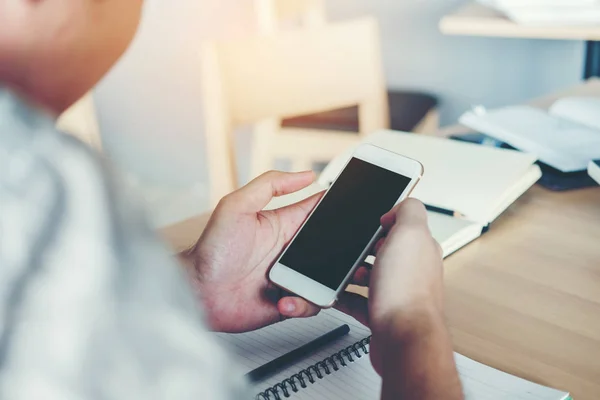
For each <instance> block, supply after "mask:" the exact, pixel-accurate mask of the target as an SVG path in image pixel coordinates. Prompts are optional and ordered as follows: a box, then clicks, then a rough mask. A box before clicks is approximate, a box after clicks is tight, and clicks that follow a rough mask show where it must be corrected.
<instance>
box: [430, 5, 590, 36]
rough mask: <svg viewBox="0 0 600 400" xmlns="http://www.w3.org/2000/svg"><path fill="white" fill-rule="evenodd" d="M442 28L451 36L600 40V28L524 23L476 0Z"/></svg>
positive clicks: (457, 12) (443, 24)
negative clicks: (518, 22)
mask: <svg viewBox="0 0 600 400" xmlns="http://www.w3.org/2000/svg"><path fill="white" fill-rule="evenodd" d="M440 30H441V31H442V33H445V34H447V35H468V36H495V37H514V38H530V39H571V40H600V27H532V26H522V25H517V24H516V23H514V22H512V21H510V20H509V19H508V18H506V17H505V16H504V15H502V13H500V12H498V11H496V10H493V9H491V8H489V7H485V6H483V5H481V4H479V3H475V2H473V3H470V4H467V5H466V6H464V7H462V8H460V9H459V10H458V11H456V12H454V13H451V14H449V15H447V16H445V17H444V18H442V20H441V21H440Z"/></svg>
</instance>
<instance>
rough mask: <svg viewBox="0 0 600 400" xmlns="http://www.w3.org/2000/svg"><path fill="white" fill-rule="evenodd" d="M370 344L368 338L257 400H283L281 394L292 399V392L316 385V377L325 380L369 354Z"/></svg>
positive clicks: (261, 395) (257, 396)
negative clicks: (349, 363) (356, 359)
mask: <svg viewBox="0 0 600 400" xmlns="http://www.w3.org/2000/svg"><path fill="white" fill-rule="evenodd" d="M370 343H371V336H369V337H366V338H364V339H362V340H360V341H358V342H356V343H354V344H352V345H350V346H348V347H346V348H345V349H342V350H340V351H338V352H337V353H335V354H333V355H331V356H329V357H327V358H325V359H324V360H321V361H319V362H318V363H316V364H313V365H311V366H310V367H308V368H306V369H303V370H302V371H300V372H298V373H296V374H294V375H292V376H290V377H289V378H287V379H284V380H283V381H281V382H279V383H278V384H276V385H274V386H272V387H270V388H268V389H267V390H265V391H264V392H261V393H259V394H257V395H256V400H281V399H282V397H281V393H283V397H286V398H287V397H290V396H291V393H292V392H293V393H297V392H299V391H300V389H306V388H307V387H308V383H310V384H311V385H312V384H313V383H315V382H316V379H315V377H316V378H317V379H323V378H324V377H325V376H326V375H331V374H332V373H334V372H336V371H339V370H340V368H343V367H347V366H348V362H351V363H353V362H354V357H355V356H356V358H361V357H362V356H364V355H367V354H369V349H368V347H367V346H368V345H369V344H370Z"/></svg>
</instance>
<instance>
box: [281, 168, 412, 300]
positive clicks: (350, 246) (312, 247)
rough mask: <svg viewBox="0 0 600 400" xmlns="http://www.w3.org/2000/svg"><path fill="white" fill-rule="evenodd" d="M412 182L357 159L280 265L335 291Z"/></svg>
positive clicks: (341, 177) (318, 209)
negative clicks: (387, 213) (383, 217)
mask: <svg viewBox="0 0 600 400" xmlns="http://www.w3.org/2000/svg"><path fill="white" fill-rule="evenodd" d="M409 183H410V178H407V177H406V176H403V175H399V174H397V173H394V172H392V171H389V170H387V169H383V168H381V167H378V166H376V165H373V164H370V163H368V162H365V161H362V160H359V159H357V158H353V159H352V160H350V163H349V164H348V165H347V166H346V168H345V169H344V171H343V172H342V174H341V175H340V176H339V178H338V179H337V181H336V182H335V183H334V184H333V186H332V187H331V189H330V190H329V192H328V193H327V195H326V196H325V198H324V199H323V200H322V202H321V203H320V204H319V206H318V207H317V209H316V210H315V212H314V213H313V214H312V216H311V217H310V219H309V220H308V221H307V222H306V224H305V225H304V227H303V228H302V230H301V231H300V233H299V234H298V236H297V237H296V239H295V240H294V242H293V243H292V245H291V246H290V247H289V248H288V249H287V251H286V252H285V253H284V255H283V257H282V258H281V261H280V263H281V264H283V265H285V266H287V267H288V268H291V269H293V270H295V271H297V272H300V273H301V274H302V275H305V276H307V277H309V278H311V279H312V280H314V281H317V282H319V283H321V284H323V285H325V286H327V287H329V288H331V289H333V290H336V289H337V288H338V287H339V286H340V285H341V284H342V282H343V280H344V278H345V277H346V275H347V274H348V272H349V271H350V269H351V268H352V266H353V265H354V264H355V263H356V261H357V260H358V258H359V257H360V255H361V253H362V252H363V251H364V249H365V248H366V247H367V245H368V244H369V241H370V240H371V239H372V238H373V235H375V233H376V232H377V229H379V226H380V219H381V216H382V215H383V214H385V213H386V212H387V211H389V210H390V209H391V208H392V207H393V206H394V204H395V203H396V201H397V200H398V199H399V198H400V195H401V194H402V192H404V190H405V189H406V187H407V186H408V185H409Z"/></svg>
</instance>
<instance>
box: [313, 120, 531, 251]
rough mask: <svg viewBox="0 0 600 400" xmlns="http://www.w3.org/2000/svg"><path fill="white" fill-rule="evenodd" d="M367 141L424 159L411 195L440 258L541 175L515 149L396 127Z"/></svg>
mask: <svg viewBox="0 0 600 400" xmlns="http://www.w3.org/2000/svg"><path fill="white" fill-rule="evenodd" d="M365 142H367V143H371V144H374V145H376V146H379V147H383V148H385V149H388V150H390V151H393V152H396V153H399V154H402V155H405V156H407V157H410V158H413V159H415V160H417V161H419V162H421V163H422V164H423V166H424V168H425V173H424V175H423V178H422V179H421V182H419V184H418V185H417V187H416V188H415V190H414V191H413V193H412V197H415V198H417V199H419V200H421V201H422V202H423V203H425V204H426V205H428V206H430V207H429V208H430V210H431V211H428V216H429V228H430V230H431V233H432V235H433V237H434V238H435V239H436V240H437V241H438V242H439V243H440V245H441V247H442V250H443V252H444V257H447V256H449V255H451V254H452V253H454V252H455V251H457V250H459V249H460V248H462V247H464V246H466V245H467V244H468V243H470V242H472V241H473V240H475V239H477V238H478V237H479V236H481V234H482V233H483V232H484V231H485V230H486V229H487V227H488V226H489V225H490V224H491V223H492V222H493V221H494V220H495V219H496V218H497V217H498V216H499V215H500V214H501V213H502V212H504V210H506V209H507V208H508V207H509V206H510V205H511V204H512V203H513V202H514V201H515V200H517V199H518V198H519V197H520V196H521V195H522V194H523V193H525V192H526V191H527V190H528V189H529V188H530V187H531V186H532V185H533V184H535V182H536V181H537V180H538V179H539V178H540V177H541V172H540V168H539V167H538V166H537V165H535V162H536V158H535V157H534V156H532V155H530V154H525V153H521V152H517V151H513V150H507V149H499V148H491V147H484V146H478V145H475V144H470V143H464V142H458V141H454V140H449V139H444V138H438V137H433V136H427V135H418V134H411V133H403V132H397V131H381V132H377V133H374V134H373V135H370V136H368V137H367V138H366V139H365ZM352 151H353V150H352V149H350V150H349V151H347V152H346V153H344V154H342V155H340V156H339V157H337V158H336V159H335V160H333V161H331V162H330V163H329V165H328V166H327V167H326V168H325V170H324V171H323V172H322V174H321V175H320V177H319V180H318V184H317V185H316V186H315V187H313V188H311V189H310V193H315V192H316V191H317V190H318V188H319V187H320V188H321V190H322V189H323V188H326V187H328V185H329V184H331V182H333V180H334V179H335V177H336V176H337V175H338V174H339V172H340V171H341V170H342V169H343V167H344V165H345V164H346V162H347V161H348V159H349V158H350V157H351V156H352ZM435 210H437V211H435ZM440 210H443V211H442V212H440Z"/></svg>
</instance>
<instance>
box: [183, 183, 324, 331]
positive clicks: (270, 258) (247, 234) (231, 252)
mask: <svg viewBox="0 0 600 400" xmlns="http://www.w3.org/2000/svg"><path fill="white" fill-rule="evenodd" d="M314 179H315V175H314V173H312V172H301V173H284V172H268V173H266V174H263V175H261V176H260V177H258V178H256V179H255V180H253V181H252V182H250V183H249V184H248V185H246V186H244V187H243V188H241V189H239V190H237V191H236V192H233V193H231V194H230V195H228V196H226V197H224V198H223V200H221V202H220V203H219V205H218V206H217V208H216V209H215V212H214V213H213V215H212V217H211V219H210V221H209V223H208V225H207V227H206V229H205V230H204V233H203V234H202V236H201V238H200V240H199V241H198V243H197V244H196V245H195V246H194V247H193V248H192V249H191V250H190V251H188V252H186V253H185V254H183V255H182V256H183V257H184V260H185V261H186V264H187V265H189V269H190V272H191V275H192V280H193V284H194V287H195V288H196V289H197V292H198V294H199V297H200V298H201V300H202V301H203V303H204V306H205V309H206V312H207V314H208V320H209V323H210V324H211V327H212V328H213V329H214V330H216V331H221V332H245V331H250V330H254V329H258V328H261V327H263V326H266V325H269V324H272V323H274V322H277V321H280V320H282V319H284V318H298V317H309V316H313V315H316V314H317V313H318V312H319V309H318V308H317V307H316V306H314V305H312V304H310V303H308V302H307V301H305V300H303V299H301V298H299V297H291V296H283V297H282V294H283V291H282V290H280V289H278V288H277V287H275V286H274V285H273V284H271V283H270V282H269V281H268V279H267V271H268V269H269V268H270V267H271V265H272V264H273V263H274V262H275V260H276V259H277V257H278V256H279V255H280V253H281V252H282V250H283V249H284V247H285V246H286V245H287V244H288V243H289V241H290V240H291V239H292V238H293V236H294V234H295V233H296V231H297V230H298V229H299V228H300V226H301V225H302V223H303V222H304V220H305V219H306V218H307V216H308V215H309V214H310V212H311V211H312V209H313V208H314V207H315V205H316V204H317V203H318V201H319V199H320V196H321V194H317V195H314V196H312V197H309V198H308V199H305V200H303V201H301V202H299V203H296V204H293V205H290V206H287V207H284V208H281V209H278V210H272V211H263V208H264V207H265V206H266V205H267V204H268V203H269V202H270V201H271V200H272V199H273V197H278V196H283V195H286V194H290V193H294V192H297V191H299V190H301V189H304V188H306V187H308V186H309V185H310V184H312V183H313V181H314Z"/></svg>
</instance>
